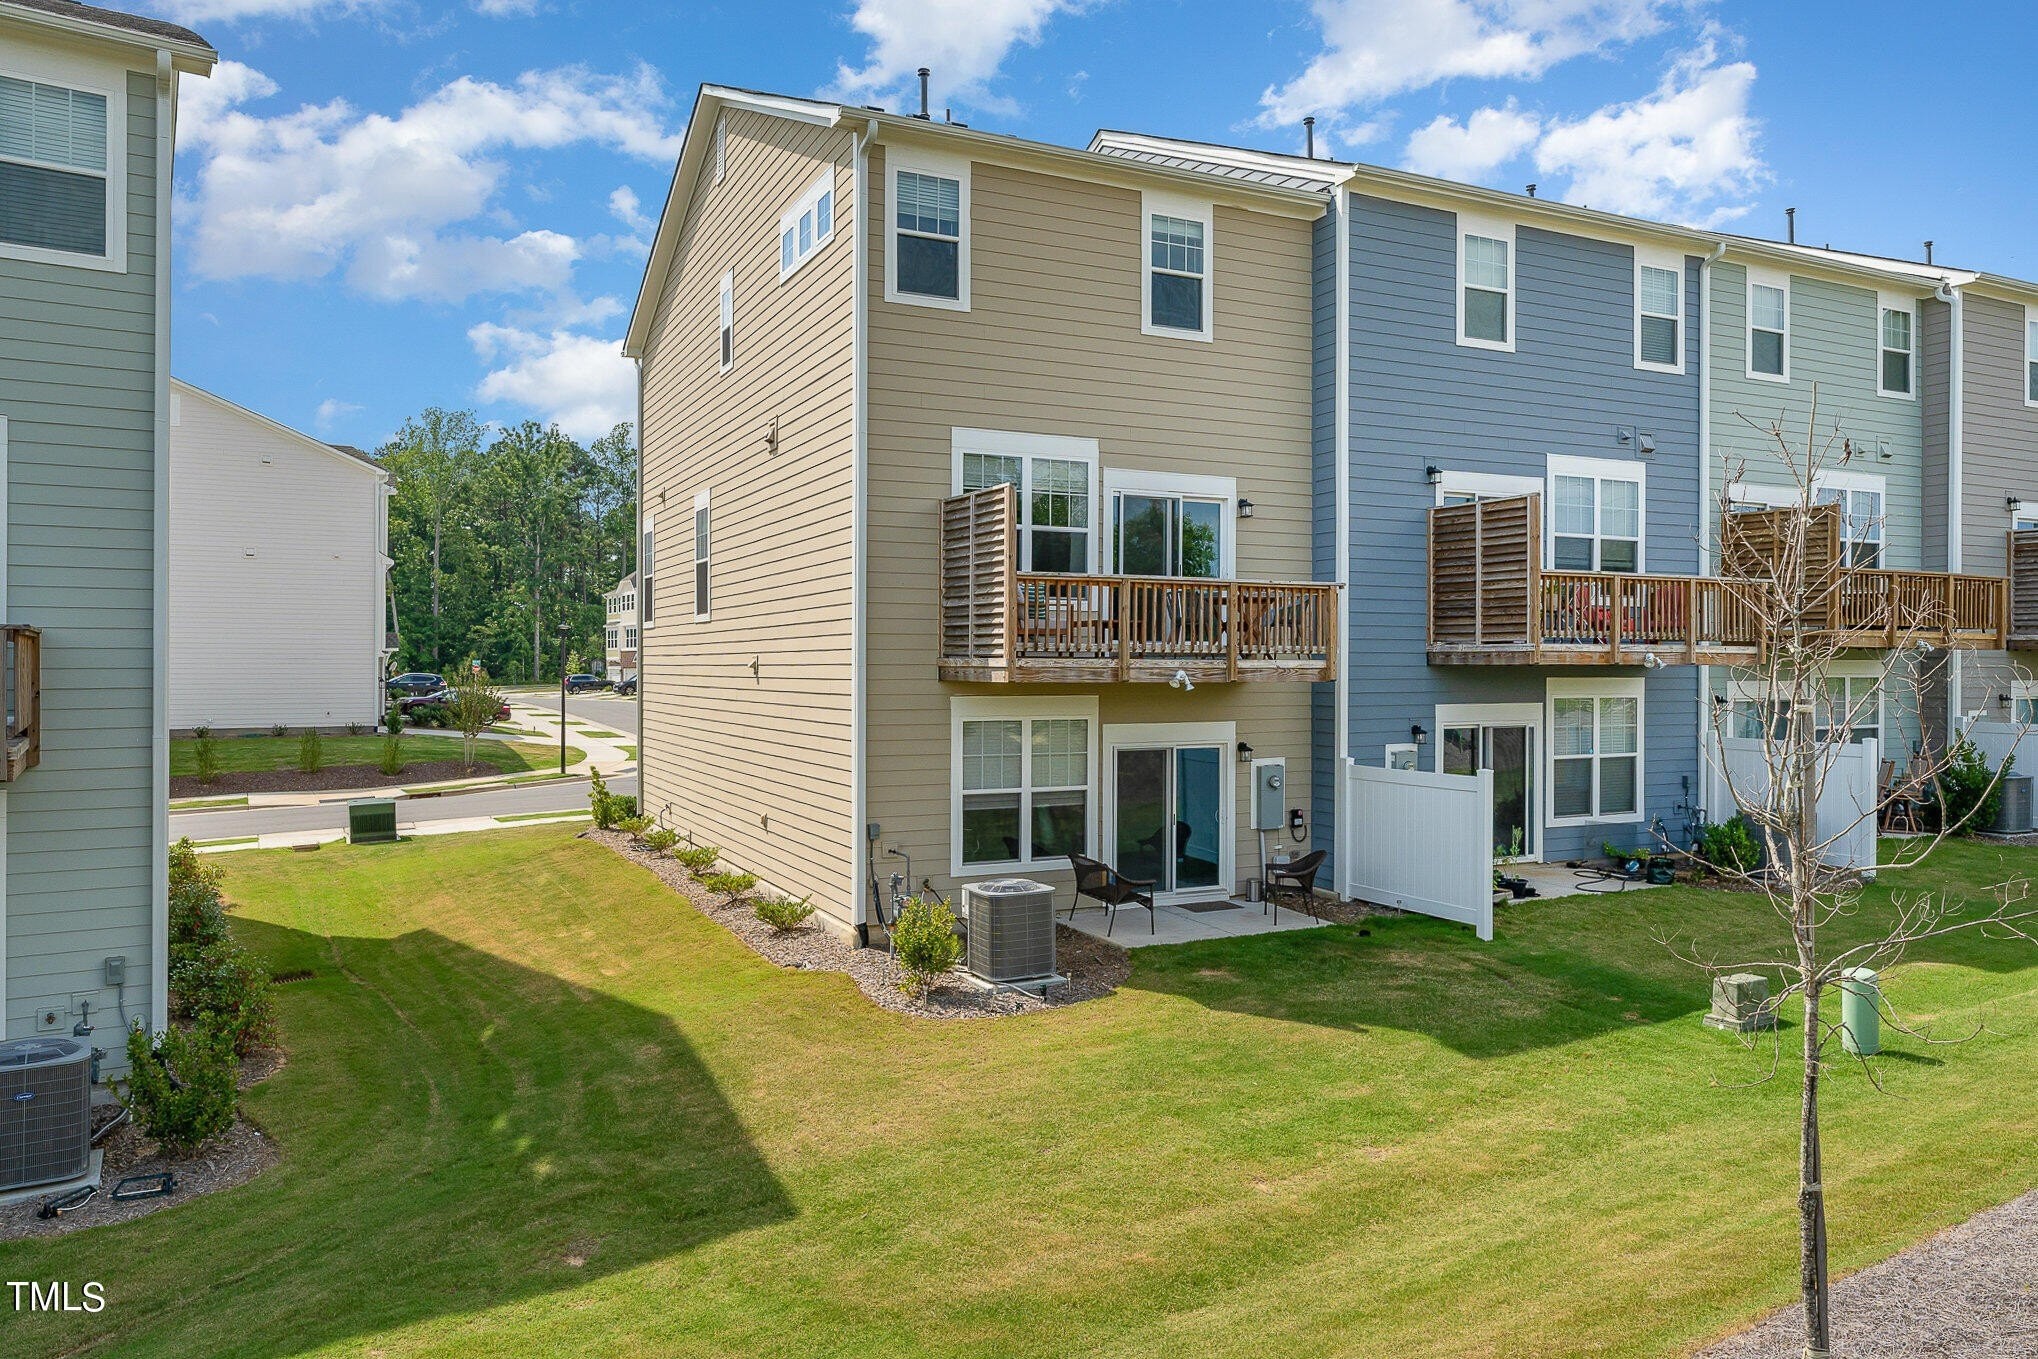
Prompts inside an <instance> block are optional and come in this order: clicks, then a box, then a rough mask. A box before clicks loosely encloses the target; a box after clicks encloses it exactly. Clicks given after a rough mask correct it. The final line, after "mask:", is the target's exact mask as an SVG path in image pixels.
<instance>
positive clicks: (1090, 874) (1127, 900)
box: [1069, 854, 1160, 939]
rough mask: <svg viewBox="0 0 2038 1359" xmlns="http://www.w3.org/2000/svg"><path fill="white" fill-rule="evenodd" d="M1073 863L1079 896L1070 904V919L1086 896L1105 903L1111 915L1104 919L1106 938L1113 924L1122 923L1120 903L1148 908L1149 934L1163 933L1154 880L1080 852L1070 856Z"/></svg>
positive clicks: (1109, 934) (1104, 905)
mask: <svg viewBox="0 0 2038 1359" xmlns="http://www.w3.org/2000/svg"><path fill="white" fill-rule="evenodd" d="M1069 862H1070V863H1071V864H1073V865H1075V870H1076V896H1075V900H1074V901H1072V902H1070V903H1069V920H1070V921H1071V922H1073V921H1074V920H1075V918H1076V908H1077V907H1079V906H1081V905H1082V903H1083V898H1084V897H1088V898H1089V899H1090V900H1092V901H1094V902H1098V903H1099V904H1101V905H1102V906H1103V907H1104V909H1105V911H1106V912H1108V914H1107V915H1106V916H1105V918H1104V937H1105V938H1107V939H1108V938H1110V937H1111V928H1112V926H1114V925H1116V924H1117V923H1118V908H1119V907H1120V906H1144V907H1146V914H1147V925H1148V928H1149V933H1153V934H1158V933H1160V917H1159V914H1158V913H1157V912H1156V911H1155V910H1154V905H1153V889H1154V883H1153V882H1151V881H1149V880H1147V879H1144V878H1128V877H1126V876H1125V875H1124V874H1123V873H1120V872H1119V871H1118V870H1117V869H1115V868H1113V867H1111V866H1110V865H1109V864H1102V863H1098V862H1097V861H1096V860H1095V859H1086V858H1084V857H1083V856H1082V855H1080V854H1071V855H1069Z"/></svg>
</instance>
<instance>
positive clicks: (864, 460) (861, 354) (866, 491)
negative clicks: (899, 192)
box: [849, 119, 877, 938]
mask: <svg viewBox="0 0 2038 1359" xmlns="http://www.w3.org/2000/svg"><path fill="white" fill-rule="evenodd" d="M851 136H852V139H853V145H854V150H853V152H852V153H851V154H852V157H853V160H854V163H855V167H856V188H855V194H856V203H855V207H854V215H853V217H852V227H853V230H854V236H853V237H852V239H853V241H854V243H855V249H854V250H852V251H851V252H850V264H849V272H850V296H851V297H852V299H853V304H854V310H855V323H854V324H855V329H854V338H853V339H852V341H851V344H850V351H849V353H850V372H851V385H852V388H853V391H854V396H853V397H852V399H851V407H850V425H849V428H850V435H849V446H850V465H851V469H852V470H851V479H852V481H853V482H854V483H855V487H856V497H855V502H854V506H853V508H852V510H851V512H850V513H851V519H850V527H849V551H850V560H851V561H852V562H853V563H854V566H853V569H852V570H851V572H850V581H849V629H850V643H849V702H850V712H851V714H852V716H851V719H850V724H849V797H850V831H851V838H850V846H849V865H850V872H849V880H850V883H851V884H852V890H851V892H850V896H849V899H850V901H851V903H852V907H851V910H850V917H849V923H850V924H851V925H852V926H854V927H856V928H857V929H858V931H859V938H860V937H861V931H862V930H863V929H864V928H867V927H868V924H869V921H870V914H869V912H870V902H869V900H868V899H867V898H866V897H865V896H864V892H865V890H866V889H867V888H868V886H869V884H868V883H866V882H865V881H864V856H865V855H866V854H868V853H869V852H870V843H869V841H868V839H867V838H866V832H865V829H864V827H865V826H866V825H867V824H868V818H869V815H870V803H869V795H868V778H867V774H866V770H865V761H866V759H867V755H868V749H869V743H868V741H867V740H866V739H865V726H866V725H867V724H868V722H869V720H870V714H869V712H868V710H867V707H866V697H867V694H868V691H869V665H868V655H867V648H868V620H867V619H866V618H865V617H864V612H865V609H866V608H867V607H868V603H869V599H870V593H869V580H868V577H869V570H870V567H869V548H870V529H869V513H870V447H869V444H870V409H869V405H870V234H869V233H870V228H871V222H870V144H871V141H872V140H873V139H874V138H876V136H877V120H876V119H869V120H866V121H865V123H864V125H863V130H862V131H860V132H856V133H852V134H851Z"/></svg>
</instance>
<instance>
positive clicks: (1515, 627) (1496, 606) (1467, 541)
mask: <svg viewBox="0 0 2038 1359" xmlns="http://www.w3.org/2000/svg"><path fill="white" fill-rule="evenodd" d="M1540 505H1541V501H1540V499H1539V498H1538V497H1536V496H1532V495H1527V496H1512V497H1509V498H1508V499H1505V500H1481V501H1477V502H1475V503H1473V504H1470V505H1441V506H1438V507H1437V508H1436V509H1435V510H1432V511H1431V512H1430V517H1429V570H1430V593H1429V600H1430V604H1429V641H1430V645H1431V646H1527V645H1529V643H1530V641H1531V639H1532V630H1531V627H1530V617H1529V601H1530V599H1531V598H1532V597H1533V595H1534V592H1535V578H1536V575H1537V572H1538V570H1539V568H1540V567H1541V564H1542V563H1541V557H1542V543H1543V530H1542V523H1541V517H1542V516H1541V512H1540Z"/></svg>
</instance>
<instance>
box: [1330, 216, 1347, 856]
mask: <svg viewBox="0 0 2038 1359" xmlns="http://www.w3.org/2000/svg"><path fill="white" fill-rule="evenodd" d="M1335 248H1336V250H1337V315H1336V317H1334V318H1333V321H1332V333H1333V334H1334V335H1335V336H1336V341H1335V344H1334V346H1333V353H1334V354H1335V356H1336V360H1335V361H1336V364H1337V375H1336V379H1335V391H1336V400H1337V411H1336V415H1335V417H1334V423H1333V426H1332V427H1333V429H1334V430H1335V431H1336V433H1335V436H1334V438H1333V440H1332V452H1331V456H1332V457H1333V458H1335V459H1336V476H1335V485H1336V487H1337V504H1336V505H1335V506H1333V508H1332V513H1333V514H1334V515H1335V516H1336V518H1335V520H1334V521H1333V522H1334V524H1335V526H1336V532H1335V534H1334V541H1335V543H1336V547H1335V551H1336V553H1337V567H1336V571H1335V579H1336V581H1337V584H1338V595H1337V681H1336V688H1335V690H1334V706H1335V708H1336V712H1335V714H1333V717H1332V729H1333V731H1334V733H1335V735H1334V737H1333V740H1334V745H1333V746H1332V748H1331V762H1330V826H1331V846H1332V854H1331V857H1332V858H1333V859H1335V860H1336V861H1337V871H1338V875H1339V877H1340V880H1341V883H1343V884H1348V883H1349V882H1350V877H1349V874H1350V872H1351V865H1350V864H1348V863H1346V862H1345V856H1344V855H1343V854H1340V853H1338V852H1337V848H1338V845H1339V842H1341V841H1342V840H1343V839H1344V838H1345V837H1344V816H1345V812H1346V810H1347V809H1346V807H1345V796H1344V793H1345V772H1344V764H1345V761H1346V760H1348V759H1350V758H1351V754H1352V636H1351V628H1352V599H1351V581H1352V494H1351V493H1352V352H1351V350H1352V195H1351V189H1350V187H1349V186H1348V185H1345V184H1340V185H1338V188H1337V236H1336V246H1335ZM1338 894H1339V895H1340V896H1346V895H1349V893H1347V892H1345V891H1344V890H1343V887H1342V886H1340V889H1339V893H1338Z"/></svg>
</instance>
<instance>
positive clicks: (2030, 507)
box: [2010, 500, 2038, 533]
mask: <svg viewBox="0 0 2038 1359" xmlns="http://www.w3.org/2000/svg"><path fill="white" fill-rule="evenodd" d="M2032 529H2038V500H2012V501H2011V502H2010V531H2011V532H2012V533H2027V532H2029V531H2031V530H2032Z"/></svg>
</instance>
